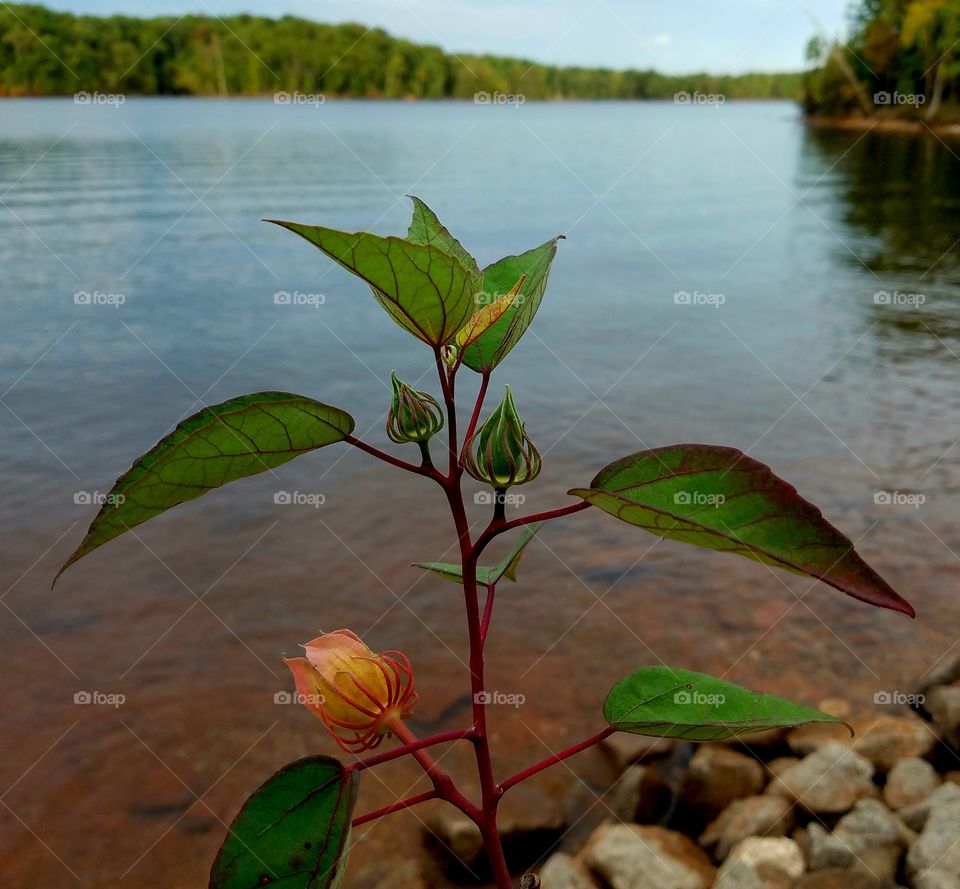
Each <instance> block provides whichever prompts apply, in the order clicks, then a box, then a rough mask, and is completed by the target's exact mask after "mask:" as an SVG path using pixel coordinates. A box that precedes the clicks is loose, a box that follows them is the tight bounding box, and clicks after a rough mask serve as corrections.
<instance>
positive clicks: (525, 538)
mask: <svg viewBox="0 0 960 889" xmlns="http://www.w3.org/2000/svg"><path fill="white" fill-rule="evenodd" d="M543 525H544V523H543V522H533V523H532V524H529V525H524V527H523V531H522V532H521V533H520V536H519V537H518V538H517V542H516V543H515V544H514V545H513V549H511V550H510V552H509V553H507V555H506V556H504V558H503V559H502V560H501V561H500V562H499V563H498V564H497V565H495V566H494V567H493V568H485V567H484V566H482V565H479V566H477V583H479V584H481V585H484V586H485V585H487V584H490V583H499V582H500V581H501V580H502V579H503V578H504V577H506V578H507V580H512V581H513V582H514V583H516V580H517V567H518V566H519V565H520V559H521V558H522V557H523V551H524V550H525V549H526V548H527V544H528V543H530V541H531V540H533V538H534V536H536V533H537V531H539V530H540V529H541V528H542V527H543ZM414 567H415V568H424V569H426V570H427V571H435V572H436V573H437V574H439V575H440V576H441V577H443V578H444V579H445V580H450V581H453V583H463V568H462V567H461V566H460V565H454V564H451V563H449V562H415V563H414Z"/></svg>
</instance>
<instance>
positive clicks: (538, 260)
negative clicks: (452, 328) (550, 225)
mask: <svg viewBox="0 0 960 889" xmlns="http://www.w3.org/2000/svg"><path fill="white" fill-rule="evenodd" d="M563 237H564V236H563V235H558V236H557V237H556V238H552V239H551V240H549V241H547V242H546V243H545V244H541V245H540V246H539V247H535V248H534V249H533V250H528V251H527V252H526V253H522V254H521V255H520V256H505V257H504V258H503V259H501V260H499V261H498V262H495V263H493V265H489V266H487V267H486V268H485V269H484V270H483V293H484V297H485V299H486V300H487V301H488V302H490V301H493V300H496V299H499V298H500V297H501V296H504V295H506V294H507V293H509V292H510V291H511V290H512V289H513V287H514V286H515V285H516V283H517V281H519V280H520V278H521V277H523V276H526V279H525V280H524V282H523V285H522V286H521V288H520V292H519V293H518V295H517V298H516V299H515V300H514V302H513V304H512V305H511V306H510V308H509V309H508V310H507V311H506V312H505V313H504V314H503V317H501V318H500V320H498V321H497V323H496V324H494V325H493V326H492V327H491V328H490V329H489V330H487V331H486V332H485V333H484V334H483V336H481V337H480V338H479V339H478V340H477V341H476V342H475V343H474V344H473V345H471V346H469V347H468V348H467V349H465V350H464V353H463V363H464V364H465V365H467V367H469V368H471V369H473V370H475V371H476V372H477V373H488V372H489V371H491V370H493V368H495V367H496V366H497V365H498V364H499V363H500V362H501V361H503V359H504V358H505V357H506V356H507V354H508V353H509V352H510V350H511V349H512V348H513V347H514V346H515V345H516V344H517V343H518V342H519V340H520V337H522V336H523V335H524V333H525V332H526V330H527V328H528V327H529V326H530V322H531V321H533V316H534V315H536V314H537V309H539V308H540V303H541V301H542V300H543V294H544V291H545V290H546V289H547V278H548V277H549V275H550V265H551V263H552V262H553V257H554V256H555V255H556V252H557V242H558V241H559V240H560V239H561V238H563Z"/></svg>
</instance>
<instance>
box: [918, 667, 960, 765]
mask: <svg viewBox="0 0 960 889" xmlns="http://www.w3.org/2000/svg"><path fill="white" fill-rule="evenodd" d="M926 707H927V710H929V711H930V716H931V717H933V722H934V725H936V727H937V729H938V730H939V732H940V737H941V738H943V740H944V741H946V742H947V743H948V744H949V745H950V746H951V747H953V748H954V750H960V683H957V682H955V683H954V684H953V685H937V686H934V687H933V688H931V689H930V691H929V692H928V693H927V701H926Z"/></svg>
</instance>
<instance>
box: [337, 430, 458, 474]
mask: <svg viewBox="0 0 960 889" xmlns="http://www.w3.org/2000/svg"><path fill="white" fill-rule="evenodd" d="M343 440H344V441H345V442H346V443H347V444H350V445H353V446H354V447H355V448H360V450H361V451H366V452H367V453H368V454H370V455H372V456H374V457H376V458H377V459H378V460H383V462H384V463H389V464H390V465H391V466H399V467H400V469H406V470H407V472H415V473H416V474H417V475H425V476H427V477H428V478H432V479H436V480H437V481H439V480H440V479H441V478H442V476H441V475H440V473H439V472H437V470H436V469H434V468H433V467H432V466H428V465H424V466H417V465H416V464H415V463H408V462H407V461H406V460H401V459H400V458H399V457H394V456H392V455H391V454H388V453H386V452H385V451H381V450H380V449H379V448H375V447H374V446H373V445H369V444H367V443H366V442H365V441H361V440H360V439H359V438H354V437H353V436H352V435H347V436H345V437H344V439H343Z"/></svg>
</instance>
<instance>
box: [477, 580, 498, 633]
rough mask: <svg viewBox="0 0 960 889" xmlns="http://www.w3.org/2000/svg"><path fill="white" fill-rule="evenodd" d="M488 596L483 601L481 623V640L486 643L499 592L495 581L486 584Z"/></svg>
mask: <svg viewBox="0 0 960 889" xmlns="http://www.w3.org/2000/svg"><path fill="white" fill-rule="evenodd" d="M486 587H487V598H486V599H485V600H484V603H483V620H482V621H481V623H480V642H481V643H484V644H485V643H486V641H487V633H488V632H489V631H490V621H491V619H492V618H493V602H494V598H495V597H496V594H497V585H496V584H495V583H488V584H486Z"/></svg>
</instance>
